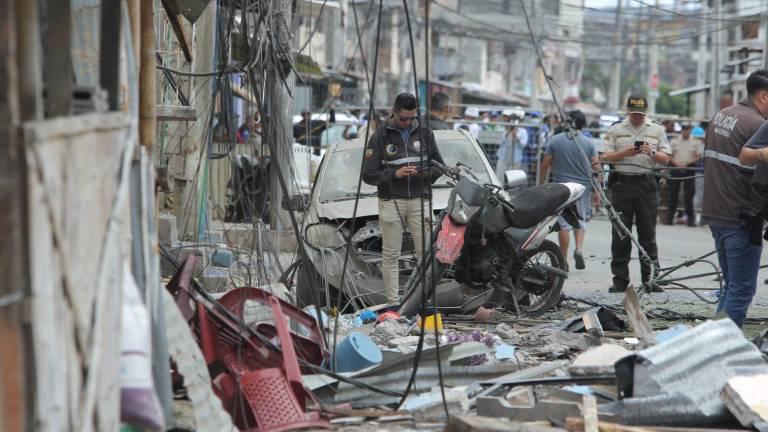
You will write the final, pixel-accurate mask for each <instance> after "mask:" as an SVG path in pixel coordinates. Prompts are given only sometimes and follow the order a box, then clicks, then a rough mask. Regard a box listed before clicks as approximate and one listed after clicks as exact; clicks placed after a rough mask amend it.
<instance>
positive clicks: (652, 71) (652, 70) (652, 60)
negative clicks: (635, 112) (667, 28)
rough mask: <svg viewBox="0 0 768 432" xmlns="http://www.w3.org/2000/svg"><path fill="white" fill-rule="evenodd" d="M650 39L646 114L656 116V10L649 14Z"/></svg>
mask: <svg viewBox="0 0 768 432" xmlns="http://www.w3.org/2000/svg"><path fill="white" fill-rule="evenodd" d="M656 7H659V0H656ZM650 22H651V24H650V27H651V31H650V37H653V38H654V43H653V45H651V49H650V52H649V53H648V112H649V113H650V114H656V99H658V98H659V44H658V42H656V41H655V38H656V9H653V10H652V11H651V13H650Z"/></svg>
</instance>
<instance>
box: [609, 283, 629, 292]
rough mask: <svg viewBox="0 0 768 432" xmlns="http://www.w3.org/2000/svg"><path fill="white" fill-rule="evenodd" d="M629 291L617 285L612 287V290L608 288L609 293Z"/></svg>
mask: <svg viewBox="0 0 768 432" xmlns="http://www.w3.org/2000/svg"><path fill="white" fill-rule="evenodd" d="M626 291H627V287H618V286H616V285H611V287H610V288H608V292H609V293H623V292H626Z"/></svg>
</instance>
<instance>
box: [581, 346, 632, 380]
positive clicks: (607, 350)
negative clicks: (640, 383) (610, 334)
mask: <svg viewBox="0 0 768 432" xmlns="http://www.w3.org/2000/svg"><path fill="white" fill-rule="evenodd" d="M630 354H631V352H630V351H628V350H627V349H625V348H624V347H622V346H619V345H613V344H605V345H601V346H599V347H595V348H592V349H590V350H588V351H586V352H584V353H582V354H580V355H579V356H578V357H576V360H574V361H573V363H571V365H570V366H568V372H569V373H570V374H571V375H612V374H614V373H615V369H614V366H613V365H614V363H616V362H617V361H618V360H619V359H621V358H623V357H626V356H628V355H630Z"/></svg>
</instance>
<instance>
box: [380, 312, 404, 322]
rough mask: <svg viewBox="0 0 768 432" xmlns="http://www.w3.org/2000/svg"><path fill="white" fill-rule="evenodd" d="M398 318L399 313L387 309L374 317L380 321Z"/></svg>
mask: <svg viewBox="0 0 768 432" xmlns="http://www.w3.org/2000/svg"><path fill="white" fill-rule="evenodd" d="M399 319H400V314H399V313H397V312H395V311H387V312H384V313H383V314H380V315H379V317H378V318H376V321H377V322H380V323H381V322H384V321H388V320H399Z"/></svg>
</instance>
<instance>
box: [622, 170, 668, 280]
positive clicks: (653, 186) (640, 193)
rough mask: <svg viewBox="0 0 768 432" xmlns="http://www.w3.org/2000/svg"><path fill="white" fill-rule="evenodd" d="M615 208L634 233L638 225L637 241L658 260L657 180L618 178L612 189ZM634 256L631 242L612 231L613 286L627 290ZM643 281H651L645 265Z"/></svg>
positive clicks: (642, 271)
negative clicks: (634, 227)
mask: <svg viewBox="0 0 768 432" xmlns="http://www.w3.org/2000/svg"><path fill="white" fill-rule="evenodd" d="M611 197H612V198H611V199H612V200H613V206H614V208H615V209H616V211H617V212H618V213H619V217H620V218H621V221H622V222H624V225H626V226H627V228H628V229H629V230H630V232H631V231H632V225H633V224H636V226H637V238H638V241H639V242H640V246H642V247H643V249H645V252H646V253H647V254H648V255H649V256H650V257H651V259H652V260H654V261H658V259H659V250H658V247H657V246H656V216H657V212H658V209H659V194H658V185H657V183H656V180H655V179H653V178H650V177H646V176H642V177H632V176H619V178H618V179H617V181H616V183H614V184H613V186H612V187H611ZM631 254H632V240H631V239H630V238H629V237H626V238H624V239H621V238H620V237H619V235H618V234H617V233H616V230H615V229H614V230H613V238H612V240H611V273H613V285H614V286H615V287H617V288H626V287H627V285H629V259H630V256H631ZM640 269H641V274H642V277H643V282H646V281H648V280H649V279H650V276H651V267H650V266H649V265H648V264H646V263H642V265H641V267H640Z"/></svg>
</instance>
